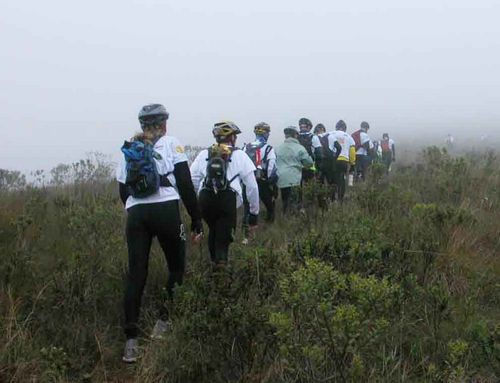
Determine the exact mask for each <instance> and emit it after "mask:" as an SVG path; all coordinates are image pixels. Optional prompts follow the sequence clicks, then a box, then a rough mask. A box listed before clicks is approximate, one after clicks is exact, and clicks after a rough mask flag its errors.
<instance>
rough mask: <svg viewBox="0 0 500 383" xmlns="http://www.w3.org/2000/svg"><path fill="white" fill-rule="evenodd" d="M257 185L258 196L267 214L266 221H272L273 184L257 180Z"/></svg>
mask: <svg viewBox="0 0 500 383" xmlns="http://www.w3.org/2000/svg"><path fill="white" fill-rule="evenodd" d="M258 185H259V196H260V199H261V201H262V202H263V203H264V206H265V207H266V211H267V215H266V221H268V222H273V221H274V191H273V186H272V185H270V184H269V183H268V182H266V181H260V180H259V181H258Z"/></svg>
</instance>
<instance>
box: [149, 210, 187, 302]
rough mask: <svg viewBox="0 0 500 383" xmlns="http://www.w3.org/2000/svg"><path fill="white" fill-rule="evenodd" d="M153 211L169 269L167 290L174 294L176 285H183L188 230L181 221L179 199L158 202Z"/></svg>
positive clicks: (154, 222)
mask: <svg viewBox="0 0 500 383" xmlns="http://www.w3.org/2000/svg"><path fill="white" fill-rule="evenodd" d="M156 205H158V206H157V207H156V206H155V210H154V211H152V212H151V217H152V224H153V225H154V233H155V235H156V236H157V237H158V242H160V246H161V248H162V250H163V253H164V255H165V259H166V261H167V266H168V270H169V276H168V282H167V292H168V295H169V297H172V295H173V289H174V286H175V285H181V284H182V280H183V277H184V270H185V263H186V232H185V229H184V225H183V224H182V222H181V217H180V212H179V203H178V201H168V202H163V203H158V204H156Z"/></svg>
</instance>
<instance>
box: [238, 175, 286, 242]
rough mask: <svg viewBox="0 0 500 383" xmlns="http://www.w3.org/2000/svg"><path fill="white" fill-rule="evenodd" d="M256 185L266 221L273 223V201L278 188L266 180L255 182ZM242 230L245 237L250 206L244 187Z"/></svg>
mask: <svg viewBox="0 0 500 383" xmlns="http://www.w3.org/2000/svg"><path fill="white" fill-rule="evenodd" d="M257 185H258V187H259V197H260V200H261V201H262V203H263V204H264V206H265V207H266V221H267V222H273V221H274V210H275V205H276V203H275V201H276V197H277V193H278V188H277V186H276V185H275V184H271V183H269V182H268V181H266V180H260V179H259V180H257ZM243 207H244V212H243V230H244V231H245V235H247V229H248V218H249V215H250V204H249V203H248V199H247V195H246V191H245V187H244V186H243Z"/></svg>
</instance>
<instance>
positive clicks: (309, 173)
mask: <svg viewBox="0 0 500 383" xmlns="http://www.w3.org/2000/svg"><path fill="white" fill-rule="evenodd" d="M311 130H312V122H311V120H310V119H308V118H305V117H302V118H301V119H300V120H299V135H298V137H297V139H298V141H299V143H300V144H301V145H302V146H303V147H304V148H305V149H306V151H307V154H308V155H309V156H310V157H311V158H312V159H313V160H314V148H313V146H312V141H313V137H314V135H313V132H312V131H311ZM314 176H315V169H314V166H312V167H308V168H303V169H302V182H309V181H311V180H313V179H314Z"/></svg>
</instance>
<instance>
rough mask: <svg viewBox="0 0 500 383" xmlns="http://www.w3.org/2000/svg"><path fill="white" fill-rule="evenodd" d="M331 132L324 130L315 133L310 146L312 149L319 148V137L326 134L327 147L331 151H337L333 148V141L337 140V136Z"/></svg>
mask: <svg viewBox="0 0 500 383" xmlns="http://www.w3.org/2000/svg"><path fill="white" fill-rule="evenodd" d="M331 133H333V132H326V133H321V134H315V135H314V136H313V138H312V147H313V148H314V149H317V148H321V140H320V137H321V138H323V137H324V136H326V135H328V147H329V148H330V150H331V151H332V152H333V153H335V154H336V153H337V149H335V141H337V137H335V135H334V134H331Z"/></svg>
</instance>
